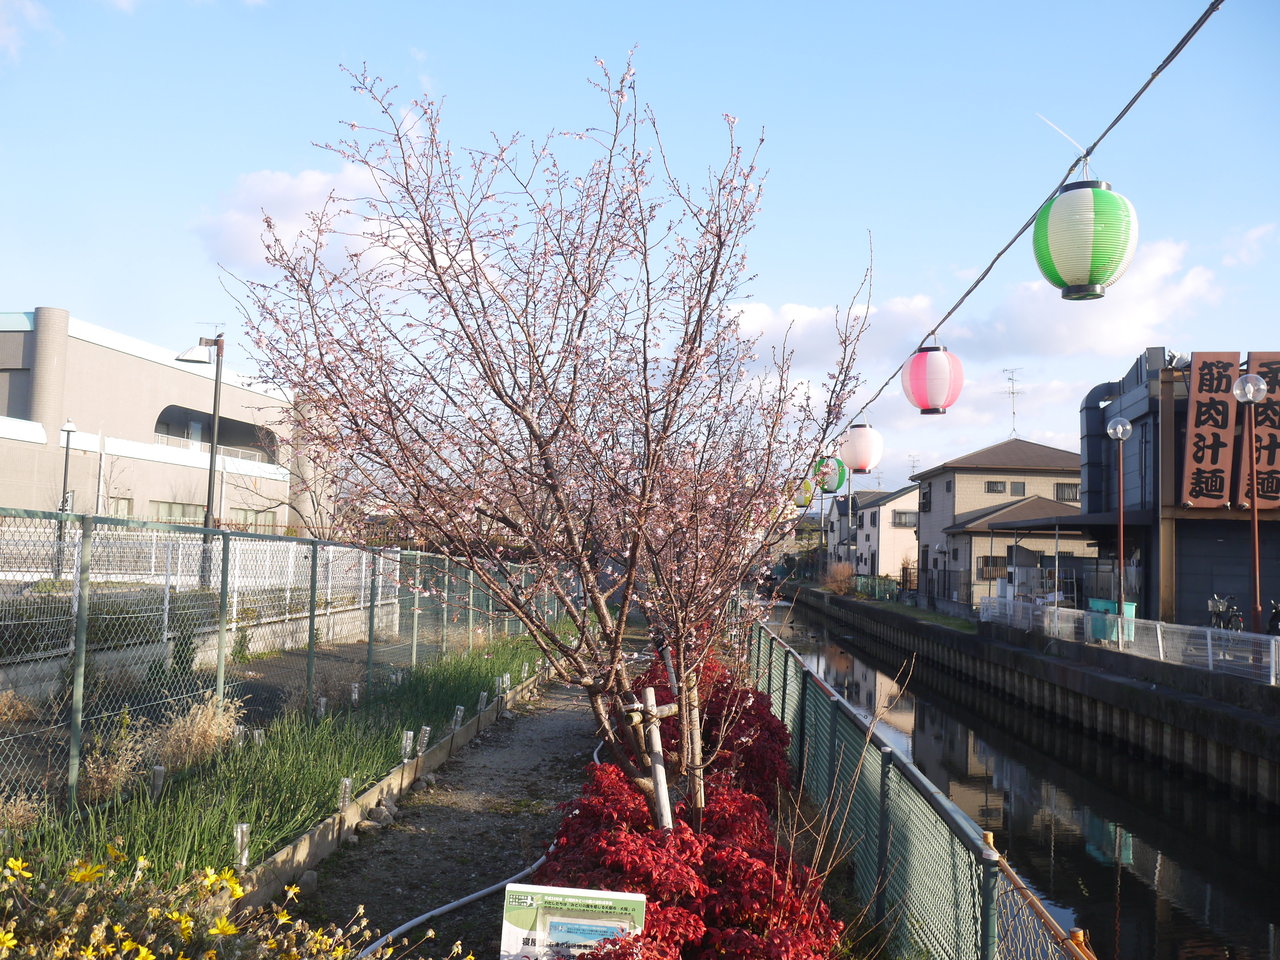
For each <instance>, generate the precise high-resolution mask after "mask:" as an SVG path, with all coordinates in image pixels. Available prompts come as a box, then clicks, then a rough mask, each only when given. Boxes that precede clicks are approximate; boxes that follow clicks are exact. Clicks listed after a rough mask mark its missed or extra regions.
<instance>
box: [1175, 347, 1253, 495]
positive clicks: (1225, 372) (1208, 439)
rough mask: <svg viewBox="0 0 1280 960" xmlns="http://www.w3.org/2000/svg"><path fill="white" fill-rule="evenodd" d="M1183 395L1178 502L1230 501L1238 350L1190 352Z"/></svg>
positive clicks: (1238, 360)
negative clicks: (1183, 443) (1184, 441)
mask: <svg viewBox="0 0 1280 960" xmlns="http://www.w3.org/2000/svg"><path fill="white" fill-rule="evenodd" d="M1189 372H1190V375H1191V382H1190V385H1189V390H1188V398H1187V449H1186V455H1185V456H1184V457H1183V461H1182V504H1183V506H1186V507H1225V506H1230V504H1231V494H1232V484H1231V478H1232V469H1231V468H1232V456H1233V454H1234V452H1235V423H1236V407H1237V406H1238V404H1237V403H1236V398H1235V397H1234V396H1233V395H1232V393H1231V386H1232V384H1234V383H1235V381H1236V377H1238V376H1239V375H1240V354H1239V353H1193V354H1192V355H1191V367H1190V370H1189Z"/></svg>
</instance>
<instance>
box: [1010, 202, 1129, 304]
mask: <svg viewBox="0 0 1280 960" xmlns="http://www.w3.org/2000/svg"><path fill="white" fill-rule="evenodd" d="M1032 245H1033V246H1034V247H1035V251H1036V264H1037V265H1038V266H1039V267H1040V272H1041V273H1042V274H1044V278H1045V279H1046V280H1048V281H1049V282H1050V283H1052V284H1053V285H1054V286H1055V287H1058V288H1059V289H1061V290H1062V299H1063V300H1097V299H1098V298H1099V297H1101V296H1102V295H1103V294H1104V293H1106V289H1107V287H1109V286H1111V284H1113V283H1115V282H1116V281H1117V280H1119V279H1120V278H1121V277H1122V276H1124V272H1125V270H1127V269H1128V268H1129V262H1130V261H1131V260H1132V259H1133V251H1134V248H1135V247H1137V245H1138V216H1137V214H1136V213H1134V210H1133V204H1131V203H1130V202H1129V201H1128V200H1126V199H1125V198H1124V197H1122V196H1121V195H1120V194H1118V193H1116V192H1115V191H1114V190H1112V189H1111V184H1109V183H1107V182H1105V181H1103V180H1081V181H1079V182H1077V183H1069V184H1067V185H1066V186H1065V187H1063V188H1062V189H1061V190H1059V191H1058V195H1057V196H1056V197H1054V198H1053V199H1052V200H1050V201H1049V202H1048V203H1046V204H1045V205H1044V206H1043V207H1041V208H1040V212H1039V213H1038V214H1036V225H1035V231H1034V233H1033V234H1032Z"/></svg>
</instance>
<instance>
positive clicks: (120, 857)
mask: <svg viewBox="0 0 1280 960" xmlns="http://www.w3.org/2000/svg"><path fill="white" fill-rule="evenodd" d="M107 856H108V857H110V858H111V859H112V860H113V861H114V862H116V863H124V861H125V859H126V858H125V855H124V854H123V853H121V852H120V851H119V850H117V849H116V848H115V847H113V846H112V845H111V844H109V843H108V844H107Z"/></svg>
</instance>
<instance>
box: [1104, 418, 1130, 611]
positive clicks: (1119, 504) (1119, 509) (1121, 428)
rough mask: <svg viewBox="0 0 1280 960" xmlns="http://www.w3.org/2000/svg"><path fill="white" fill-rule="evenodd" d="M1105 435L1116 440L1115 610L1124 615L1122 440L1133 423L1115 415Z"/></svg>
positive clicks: (1123, 440)
mask: <svg viewBox="0 0 1280 960" xmlns="http://www.w3.org/2000/svg"><path fill="white" fill-rule="evenodd" d="M1107 436H1109V437H1110V438H1111V439H1112V440H1114V441H1115V442H1116V575H1117V577H1118V585H1119V589H1118V590H1117V592H1116V612H1117V613H1118V614H1119V615H1120V616H1122V617H1123V616H1124V442H1125V441H1126V440H1128V439H1129V438H1130V437H1131V436H1133V424H1131V423H1130V422H1129V421H1128V420H1126V419H1125V418H1124V417H1115V418H1114V419H1113V420H1112V421H1111V422H1110V423H1108V424H1107Z"/></svg>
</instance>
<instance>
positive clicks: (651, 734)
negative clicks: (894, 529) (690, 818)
mask: <svg viewBox="0 0 1280 960" xmlns="http://www.w3.org/2000/svg"><path fill="white" fill-rule="evenodd" d="M657 711H658V699H657V697H655V696H654V693H653V687H645V688H644V712H645V734H646V737H647V739H648V742H649V743H648V746H649V763H650V770H651V772H652V775H653V797H654V813H655V814H656V815H657V818H658V829H659V830H670V829H671V828H672V826H673V825H674V821H673V820H672V818H671V795H670V794H669V793H668V792H667V766H666V762H665V761H664V760H663V758H662V732H661V731H660V730H659V729H658V723H659V721H658V718H657V716H656V714H657Z"/></svg>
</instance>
